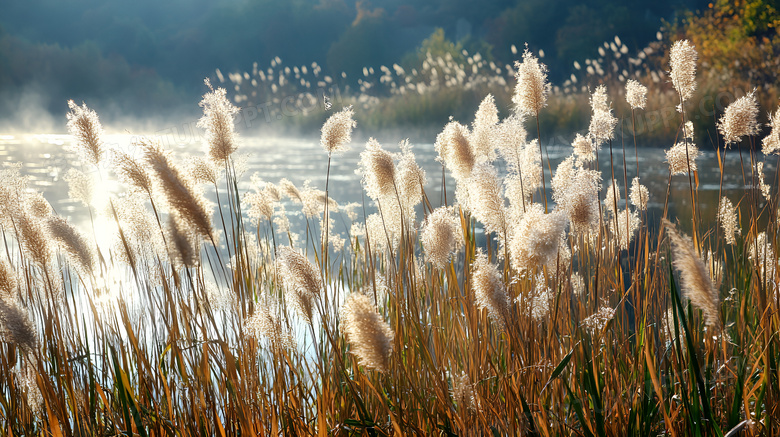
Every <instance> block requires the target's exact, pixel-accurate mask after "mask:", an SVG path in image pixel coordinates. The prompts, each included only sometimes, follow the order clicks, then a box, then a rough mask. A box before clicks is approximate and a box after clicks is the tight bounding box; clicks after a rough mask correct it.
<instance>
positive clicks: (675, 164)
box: [666, 142, 699, 175]
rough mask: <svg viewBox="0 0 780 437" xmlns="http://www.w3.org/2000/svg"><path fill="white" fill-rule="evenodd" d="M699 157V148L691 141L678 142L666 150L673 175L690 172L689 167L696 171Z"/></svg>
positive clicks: (667, 160)
mask: <svg viewBox="0 0 780 437" xmlns="http://www.w3.org/2000/svg"><path fill="white" fill-rule="evenodd" d="M686 150H687V152H686ZM698 157H699V148H698V147H696V145H695V144H692V143H689V142H680V143H677V144H675V145H674V146H672V148H670V149H669V150H667V151H666V162H667V163H669V171H671V173H672V175H678V174H688V170H689V169H690V171H691V172H695V171H696V158H698Z"/></svg>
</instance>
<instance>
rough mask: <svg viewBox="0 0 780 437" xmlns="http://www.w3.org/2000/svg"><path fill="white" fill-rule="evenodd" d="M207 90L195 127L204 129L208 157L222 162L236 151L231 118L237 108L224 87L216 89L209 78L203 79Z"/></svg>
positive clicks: (234, 133) (216, 161)
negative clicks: (201, 111) (201, 113)
mask: <svg viewBox="0 0 780 437" xmlns="http://www.w3.org/2000/svg"><path fill="white" fill-rule="evenodd" d="M204 82H205V83H206V86H207V87H208V88H209V92H207V93H206V94H204V95H203V100H201V101H200V104H199V105H200V107H201V108H203V117H201V119H200V120H198V123H197V125H196V126H197V127H200V128H203V129H206V138H205V140H206V145H207V147H208V152H209V157H210V158H211V159H212V160H213V161H214V162H215V163H219V164H222V163H224V162H225V161H227V159H228V158H230V155H231V154H233V152H235V151H236V149H237V148H238V145H237V144H236V140H237V138H236V136H237V134H236V132H235V124H234V123H233V118H234V117H235V115H236V114H237V113H238V112H239V109H238V108H237V107H235V106H233V104H231V103H230V100H228V99H227V97H226V93H227V91H226V90H225V89H224V88H217V89H216V90H215V89H214V88H213V87H212V86H211V82H210V81H209V79H206V80H205V81H204Z"/></svg>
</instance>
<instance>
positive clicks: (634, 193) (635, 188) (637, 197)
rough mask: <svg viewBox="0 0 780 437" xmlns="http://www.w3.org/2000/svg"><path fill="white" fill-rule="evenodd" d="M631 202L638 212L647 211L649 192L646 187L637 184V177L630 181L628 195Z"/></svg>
mask: <svg viewBox="0 0 780 437" xmlns="http://www.w3.org/2000/svg"><path fill="white" fill-rule="evenodd" d="M628 198H629V199H630V200H631V204H632V205H634V206H635V207H636V209H638V210H639V211H645V210H647V202H648V200H650V191H648V189H647V187H646V186H644V185H642V184H641V183H639V177H638V176H637V177H635V178H634V179H633V180H632V181H631V192H630V194H629V195H628Z"/></svg>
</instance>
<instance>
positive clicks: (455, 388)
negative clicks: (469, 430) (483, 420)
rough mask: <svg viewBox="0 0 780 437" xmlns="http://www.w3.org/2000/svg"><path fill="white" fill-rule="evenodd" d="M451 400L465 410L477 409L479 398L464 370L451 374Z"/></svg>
mask: <svg viewBox="0 0 780 437" xmlns="http://www.w3.org/2000/svg"><path fill="white" fill-rule="evenodd" d="M452 400H454V401H455V403H456V404H457V405H458V406H462V407H463V408H465V409H467V410H470V411H477V410H479V399H478V398H477V393H476V391H475V390H474V384H472V383H471V378H469V375H468V374H467V373H466V372H461V373H460V375H458V374H454V375H452Z"/></svg>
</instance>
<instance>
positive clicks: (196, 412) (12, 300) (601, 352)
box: [0, 41, 780, 437]
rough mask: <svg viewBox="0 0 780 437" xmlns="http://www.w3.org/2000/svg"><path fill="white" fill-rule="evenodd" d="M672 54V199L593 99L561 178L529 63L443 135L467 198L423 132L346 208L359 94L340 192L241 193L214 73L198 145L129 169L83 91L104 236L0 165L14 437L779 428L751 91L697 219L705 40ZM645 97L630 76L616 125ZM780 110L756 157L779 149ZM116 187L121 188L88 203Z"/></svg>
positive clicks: (778, 186)
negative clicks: (732, 151) (714, 205)
mask: <svg viewBox="0 0 780 437" xmlns="http://www.w3.org/2000/svg"><path fill="white" fill-rule="evenodd" d="M674 47H675V48H674V49H673V53H675V54H676V55H674V56H672V66H671V75H670V76H671V78H672V82H673V85H674V86H675V87H676V88H677V89H678V91H679V92H678V94H679V101H678V103H679V112H680V117H679V120H677V122H678V126H679V131H680V132H681V135H679V137H678V138H669V139H668V145H669V151H668V152H667V154H666V159H667V161H668V164H669V186H670V189H669V190H668V191H667V196H666V198H665V199H650V198H649V192H648V190H647V188H646V187H645V186H644V185H642V183H641V177H642V175H641V172H642V170H643V169H641V168H640V166H639V164H640V162H639V159H638V157H637V159H636V161H637V166H636V169H637V170H636V174H628V170H627V167H626V163H625V155H626V154H625V153H624V154H623V156H624V159H623V162H622V163H620V162H614V161H613V159H612V153H611V152H612V147H613V144H612V140H613V139H614V137H615V136H614V130H615V126H616V119H615V111H616V110H615V108H613V107H612V104H611V103H610V101H609V97H608V93H607V90H606V88H603V87H599V88H597V89H595V90H594V92H593V93H592V94H591V97H590V101H591V102H590V103H591V108H590V112H591V115H592V120H591V123H590V125H589V126H590V129H589V132H588V133H587V134H586V135H577V136H576V137H575V138H573V141H572V149H571V156H570V157H569V158H567V159H564V160H563V162H562V163H561V164H560V165H559V166H558V167H557V169H556V170H555V172H552V169H551V168H549V166H550V164H549V159H546V156H545V155H546V154H545V153H544V150H543V149H542V147H541V146H540V144H541V142H539V137H541V136H542V135H543V132H542V129H541V125H540V124H539V122H538V115H539V112H540V110H541V108H542V107H544V103H545V98H546V90H547V85H546V83H545V80H544V77H545V76H544V69H543V68H541V67H540V66H539V65H538V64H537V63H536V59H535V58H534V57H533V55H532V54H531V53H530V52H526V54H525V55H524V64H518V71H519V72H518V77H525V76H528V77H529V78H531V79H534V80H531V79H527V80H521V81H519V82H518V84H517V87H518V89H517V90H516V91H515V94H514V95H515V96H516V97H517V98H516V99H515V103H516V105H517V106H516V108H512V111H511V112H513V113H512V115H510V116H509V117H507V118H505V119H500V118H499V116H498V107H497V105H496V101H497V100H496V99H495V98H494V97H493V96H491V95H489V96H487V97H486V98H485V99H484V100H483V103H482V105H480V106H479V108H478V109H477V110H476V115H475V120H474V121H473V123H468V122H466V123H460V122H458V121H454V120H453V121H451V122H450V123H448V124H447V125H446V126H445V127H444V129H443V131H442V132H441V134H440V135H439V136H438V137H437V138H436V142H435V148H436V150H437V152H438V153H439V160H440V161H441V164H442V175H441V184H442V191H443V192H445V193H446V187H448V186H449V187H451V188H452V187H453V186H454V187H455V192H456V195H455V197H454V198H452V197H451V198H445V197H442V199H432V198H428V196H427V195H426V192H425V180H426V175H425V173H424V172H423V171H422V170H421V169H420V167H419V166H418V165H417V163H416V161H415V156H414V153H413V149H412V147H411V145H409V144H408V142H402V143H401V153H398V154H393V153H390V152H389V151H388V150H387V149H384V148H383V147H382V145H381V144H379V142H378V141H377V140H375V139H370V140H369V141H368V142H367V144H366V145H365V149H364V151H363V152H362V153H361V157H360V163H359V169H358V170H359V173H360V175H361V176H362V181H363V183H364V186H365V194H366V197H367V199H366V200H365V201H364V202H363V204H362V205H359V204H357V205H356V204H350V205H344V204H339V203H338V202H337V201H335V200H333V199H331V198H330V197H329V191H330V190H329V185H327V184H330V185H332V184H333V183H338V182H337V181H330V179H331V178H330V161H331V159H338V152H340V151H342V150H344V149H345V148H346V147H348V146H349V144H350V143H351V134H352V129H353V128H354V126H355V121H354V118H353V115H354V114H356V113H359V108H356V109H353V108H351V107H348V108H345V109H343V110H341V111H339V112H336V113H334V114H333V115H331V117H330V118H329V119H328V120H327V121H326V122H325V123H324V126H323V128H322V137H321V143H322V146H323V147H324V149H325V150H324V153H323V156H322V171H323V173H325V172H327V174H328V181H329V182H327V184H326V187H325V191H320V190H318V189H316V188H314V187H310V186H308V185H305V186H302V187H296V186H295V185H294V184H292V183H291V182H290V181H288V180H282V181H279V183H278V185H277V184H274V183H271V182H270V181H263V180H262V175H261V176H260V177H259V178H255V179H253V181H252V185H253V186H254V188H255V189H254V191H253V192H250V193H242V192H241V191H240V190H239V183H238V182H239V180H240V178H241V171H240V166H238V165H237V164H236V161H235V158H234V157H233V154H234V152H235V151H236V150H237V149H238V148H239V147H240V144H241V142H240V139H239V138H238V137H237V136H236V134H235V132H234V128H233V125H232V121H231V120H232V119H231V117H232V115H233V114H235V113H236V108H235V107H234V106H233V105H232V104H231V103H230V102H229V101H228V100H227V98H226V93H225V91H224V90H223V89H220V88H217V89H213V88H211V87H210V85H209V91H208V92H207V94H206V95H205V96H204V99H203V101H202V102H201V106H202V107H203V109H204V116H203V119H202V120H201V121H200V123H199V126H201V127H202V128H204V129H205V131H206V134H205V135H204V138H205V144H204V151H203V156H202V157H201V158H198V159H195V160H193V161H191V162H189V163H182V162H179V161H178V160H177V159H176V158H175V157H174V156H173V154H172V153H171V152H170V151H167V150H165V149H164V148H163V147H162V146H161V145H160V144H159V143H158V142H157V141H155V139H154V138H148V139H143V140H139V142H138V144H137V146H138V150H139V151H141V152H142V153H141V154H140V156H138V157H136V156H131V155H129V154H127V153H123V152H119V151H114V150H111V149H110V148H109V147H108V145H107V144H105V142H104V140H103V139H102V132H103V130H102V127H101V126H100V121H99V119H98V116H97V114H95V113H94V111H92V110H90V109H89V108H88V107H86V105H82V106H78V105H76V104H74V103H71V104H70V109H71V112H70V113H69V114H68V128H69V129H70V132H71V134H72V135H73V139H74V142H75V145H76V150H77V151H79V153H80V154H81V156H82V157H83V164H82V168H81V169H80V170H79V169H74V170H73V171H74V173H73V174H72V175H71V177H70V178H69V180H70V183H71V193H72V195H73V196H77V197H78V198H79V199H81V200H82V201H83V202H84V206H83V208H85V210H86V211H85V213H86V214H85V215H86V216H89V217H90V224H91V229H90V230H89V231H82V230H79V229H77V228H76V227H75V226H74V225H73V224H72V223H70V222H68V221H67V220H66V219H65V218H63V217H62V216H59V215H57V213H56V212H55V211H54V210H53V209H52V208H51V206H50V205H48V203H47V202H46V201H45V198H44V197H43V196H41V193H36V192H34V191H33V190H31V189H30V187H29V186H28V183H27V181H26V179H25V178H24V177H23V176H22V175H21V173H20V166H10V167H6V168H5V169H3V170H2V172H0V198H1V199H2V202H0V212H1V213H2V221H1V222H0V224H2V232H3V237H4V238H3V253H4V255H2V259H0V322H1V323H0V329H1V331H0V333H1V334H2V343H0V350H2V353H0V391H1V392H2V396H0V423H2V424H3V425H2V426H0V435H2V436H6V435H7V436H11V435H53V436H73V435H120V434H121V435H141V436H189V435H218V436H228V435H230V436H238V435H241V436H247V435H280V434H284V435H317V436H324V435H426V436H427V435H534V436H546V437H549V436H555V435H583V436H607V435H609V436H612V435H661V434H663V435H673V436H689V435H690V436H726V435H728V436H733V435H737V434H738V433H741V434H740V435H777V434H778V433H780V378H779V376H780V375H778V362H779V361H780V337H778V332H779V331H780V318H779V317H778V314H779V313H778V309H780V307H779V305H780V301H779V296H780V295H779V294H778V283H780V282H778V281H779V280H780V276H778V268H777V267H778V254H777V252H775V250H776V247H777V246H778V243H777V230H778V228H777V199H778V197H780V196H778V194H779V193H778V192H779V190H780V182H778V178H777V175H773V176H771V177H769V178H765V177H764V175H763V173H764V172H763V162H764V161H759V159H760V156H761V155H758V154H757V153H756V152H755V147H754V146H755V144H756V142H757V140H758V137H757V135H758V134H759V126H758V125H757V124H756V116H757V106H756V105H755V104H754V101H753V100H750V99H751V98H752V94H750V95H748V96H746V98H747V99H748V101H741V100H740V101H738V102H737V103H735V104H734V106H733V107H729V109H727V110H726V112H725V114H724V118H723V119H722V121H721V122H720V126H722V130H721V131H722V133H723V135H724V139H725V143H726V144H730V145H731V144H738V147H739V148H740V151H742V150H743V146H744V149H745V151H746V153H747V154H749V159H750V161H751V163H752V165H751V169H752V172H751V176H750V177H751V179H750V180H749V181H748V180H747V178H746V179H745V185H744V189H743V191H742V193H741V194H740V196H741V197H740V198H732V199H729V198H727V197H723V198H722V200H721V201H720V204H719V205H720V208H719V214H718V218H717V220H716V221H715V223H717V224H716V226H715V227H713V228H708V227H707V226H708V223H712V222H713V221H714V220H715V218H714V217H713V218H708V217H701V209H700V208H697V202H698V201H699V197H698V191H697V190H698V188H697V187H698V183H697V180H698V179H697V171H698V168H697V166H696V157H697V150H698V149H697V148H696V146H695V144H694V143H693V135H692V133H691V132H690V129H689V128H688V127H687V126H686V122H687V121H688V120H687V118H686V109H685V105H684V103H685V102H686V101H687V99H688V98H689V97H690V93H691V92H692V89H693V87H695V83H696V82H695V81H696V75H695V71H696V65H695V62H696V52H695V48H694V47H693V46H692V45H691V44H690V43H688V42H687V41H682V42H679V43H675V46H674ZM525 63H528V64H527V65H525ZM524 69H528V71H527V72H525V73H523V71H524ZM524 75H525V76H524ZM646 92H647V90H646V88H644V86H643V85H642V84H640V83H638V82H629V83H628V86H627V89H626V91H625V94H626V96H627V98H628V101H627V102H626V105H627V106H626V107H630V108H631V111H630V112H631V113H630V114H622V115H626V116H628V115H630V116H631V117H632V119H633V118H634V117H633V116H634V115H635V113H636V112H639V111H642V110H643V108H644V107H645V104H646V103H647V100H651V99H652V96H650V97H649V98H648V96H647V95H646ZM528 99H530V100H528ZM498 101H501V100H500V99H499V100H498ZM515 110H516V112H515ZM526 116H528V117H529V120H528V121H529V122H531V123H532V124H536V129H535V130H536V134H537V135H536V136H535V138H534V139H533V140H530V141H529V139H528V138H527V137H528V135H527V134H526V127H525V123H526ZM778 118H780V117H778V116H777V113H775V115H774V116H772V117H771V120H772V125H771V128H772V131H771V132H770V133H769V134H768V135H767V136H766V137H765V138H764V140H763V145H764V152H765V153H767V155H766V156H764V157H763V158H761V159H764V160H766V159H769V154H775V153H777V152H778V147H777V143H778V140H777V135H778V132H777V129H778V126H777V120H778ZM602 147H609V148H610V161H609V169H607V168H599V160H598V155H599V153H602V155H603V154H604V153H605V151H602ZM615 147H617V145H615ZM635 147H636V140H635ZM741 153H742V152H741ZM723 154H725V149H719V150H718V156H719V158H720V159H719V162H721V163H722V162H723V159H722V156H723ZM659 155H660V152H659ZM502 161H503V165H501V164H500V163H501V162H502ZM545 165H546V166H548V171H545V170H544V166H545ZM499 169H505V171H504V170H499ZM621 170H622V173H623V175H620V172H621ZM607 171H608V172H609V173H608V175H607V177H608V179H609V182H606V183H605V182H604V179H605V177H604V176H605V175H604V172H607ZM718 171H719V172H720V174H721V180H722V176H723V175H724V174H727V173H729V172H733V171H734V170H733V169H729V168H726V167H725V166H724V165H720V168H719V169H718ZM545 173H547V176H549V177H548V178H547V179H545V176H546V175H545ZM677 175H682V176H683V177H678V176H677ZM437 178H438V175H437ZM106 180H116V181H118V182H119V183H120V184H122V185H123V186H124V190H123V191H122V192H121V193H120V194H109V195H104V196H100V195H97V194H96V193H97V192H98V191H99V190H98V188H99V187H98V186H97V185H98V184H101V183H102V182H103V181H106ZM629 180H631V184H630V186H629ZM671 186H675V187H677V186H680V187H681V189H680V190H674V191H672V190H671ZM204 190H209V191H211V192H212V194H213V195H214V197H215V198H216V199H217V201H218V204H217V205H216V206H215V205H211V204H209V202H208V200H207V198H206V197H205V196H204ZM680 193H684V194H680ZM649 202H655V203H656V204H663V205H665V206H667V205H668V204H669V202H689V203H690V205H691V210H692V216H691V217H692V222H690V223H689V222H688V221H687V220H677V223H676V224H674V223H673V221H675V220H674V218H673V217H668V216H667V215H668V214H667V212H666V208H665V209H664V220H662V221H661V222H660V223H657V222H651V221H653V220H657V218H653V217H652V216H651V215H650V214H648V203H649ZM298 208H300V210H301V213H302V215H303V217H304V218H305V233H303V234H302V235H303V236H302V237H299V236H298V235H297V231H296V230H295V229H291V227H290V225H289V219H288V214H290V213H291V212H288V210H292V209H298ZM360 209H362V210H363V214H362V218H361V215H359V214H356V213H355V211H356V210H360ZM374 211H375V212H374ZM336 214H339V217H340V218H341V219H343V220H344V223H345V225H346V226H345V227H346V228H347V229H349V232H348V233H347V234H340V233H339V232H336V231H335V229H336V227H334V225H333V222H334V220H333V217H334V216H335V215H336ZM667 219H668V220H667ZM687 234H690V235H691V237H688V236H687Z"/></svg>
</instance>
